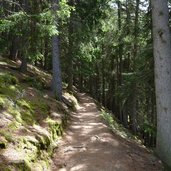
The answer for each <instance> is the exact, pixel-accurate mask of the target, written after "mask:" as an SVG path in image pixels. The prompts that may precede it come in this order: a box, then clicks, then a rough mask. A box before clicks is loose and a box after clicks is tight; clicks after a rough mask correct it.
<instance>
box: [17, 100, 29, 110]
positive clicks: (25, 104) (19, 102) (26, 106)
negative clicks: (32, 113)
mask: <svg viewBox="0 0 171 171" xmlns="http://www.w3.org/2000/svg"><path fill="white" fill-rule="evenodd" d="M17 105H18V106H20V107H22V108H24V109H29V110H32V108H31V107H32V106H31V104H30V103H29V102H28V101H26V100H24V99H19V100H17Z"/></svg>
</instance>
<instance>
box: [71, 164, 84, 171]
mask: <svg viewBox="0 0 171 171" xmlns="http://www.w3.org/2000/svg"><path fill="white" fill-rule="evenodd" d="M83 168H84V165H83V164H79V165H76V166H74V167H72V168H71V169H70V171H80V170H81V169H83Z"/></svg>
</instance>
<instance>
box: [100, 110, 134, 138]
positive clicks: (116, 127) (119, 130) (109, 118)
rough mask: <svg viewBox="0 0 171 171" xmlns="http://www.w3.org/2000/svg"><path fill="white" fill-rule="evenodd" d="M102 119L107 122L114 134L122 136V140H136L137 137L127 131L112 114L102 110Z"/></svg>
mask: <svg viewBox="0 0 171 171" xmlns="http://www.w3.org/2000/svg"><path fill="white" fill-rule="evenodd" d="M101 117H102V118H103V119H104V120H105V121H106V123H107V125H108V126H109V128H111V130H112V131H113V132H114V133H116V134H118V135H120V136H121V137H122V138H126V139H134V140H136V137H134V136H133V135H132V134H131V133H130V132H129V130H127V129H125V128H124V127H123V126H122V125H121V124H119V123H118V121H117V120H116V118H115V117H114V116H113V115H112V114H111V113H108V112H106V111H105V110H103V109H102V110H101Z"/></svg>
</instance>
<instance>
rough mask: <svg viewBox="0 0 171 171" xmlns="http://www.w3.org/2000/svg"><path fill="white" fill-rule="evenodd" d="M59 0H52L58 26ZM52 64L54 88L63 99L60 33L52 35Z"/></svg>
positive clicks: (56, 95)
mask: <svg viewBox="0 0 171 171" xmlns="http://www.w3.org/2000/svg"><path fill="white" fill-rule="evenodd" d="M58 5H59V1H58V0H52V11H53V14H54V24H55V26H56V27H57V24H58V19H57V15H56V12H57V10H58ZM52 65H53V79H52V88H53V92H54V95H55V97H56V98H57V99H58V100H62V78H61V69H60V52H59V37H58V35H53V36H52Z"/></svg>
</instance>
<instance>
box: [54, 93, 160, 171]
mask: <svg viewBox="0 0 171 171" xmlns="http://www.w3.org/2000/svg"><path fill="white" fill-rule="evenodd" d="M79 98H80V106H79V109H78V112H77V113H73V114H72V116H71V123H70V126H69V128H68V129H67V131H66V133H65V135H64V137H63V139H61V140H60V142H59V148H58V149H56V151H55V153H54V156H53V164H52V170H53V171H57V170H59V171H161V170H163V166H162V164H161V162H160V160H159V159H157V157H155V156H154V155H153V154H152V153H150V152H149V150H147V149H146V148H145V147H143V146H141V145H139V144H138V143H136V142H134V141H131V140H130V141H128V140H126V139H124V138H122V137H120V136H119V135H116V134H114V133H113V132H112V131H111V130H110V129H109V128H108V127H107V126H106V125H105V124H104V122H103V120H102V118H101V116H100V111H99V110H98V109H97V106H96V104H95V103H94V100H93V99H92V98H90V97H89V96H87V95H86V94H79Z"/></svg>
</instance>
